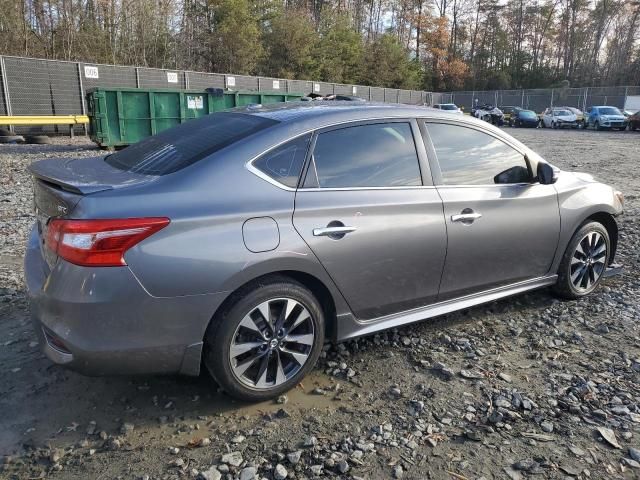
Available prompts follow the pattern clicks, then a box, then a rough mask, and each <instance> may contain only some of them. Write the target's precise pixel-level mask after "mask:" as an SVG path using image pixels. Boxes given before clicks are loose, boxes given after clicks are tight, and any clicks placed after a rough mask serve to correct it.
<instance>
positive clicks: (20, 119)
mask: <svg viewBox="0 0 640 480" xmlns="http://www.w3.org/2000/svg"><path fill="white" fill-rule="evenodd" d="M85 123H89V117H88V116H86V115H13V116H6V115H5V116H0V125H79V124H85Z"/></svg>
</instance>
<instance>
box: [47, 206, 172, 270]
mask: <svg viewBox="0 0 640 480" xmlns="http://www.w3.org/2000/svg"><path fill="white" fill-rule="evenodd" d="M167 225H169V219H168V218H164V217H158V218H123V219H109V220H52V221H51V222H50V223H49V228H48V230H47V237H46V245H47V247H48V248H49V249H50V250H52V251H53V252H55V253H56V254H57V255H58V256H60V257H62V258H64V259H65V260H67V261H68V262H71V263H74V264H76V265H82V266H99V267H117V266H121V265H126V264H127V263H126V262H125V261H124V254H125V252H126V251H127V250H129V249H130V248H131V247H133V246H134V245H136V244H137V243H140V242H141V241H142V240H144V239H145V238H147V237H149V236H150V235H153V234H154V233H156V232H157V231H159V230H161V229H163V228H164V227H166V226H167Z"/></svg>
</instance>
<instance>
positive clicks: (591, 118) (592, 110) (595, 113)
mask: <svg viewBox="0 0 640 480" xmlns="http://www.w3.org/2000/svg"><path fill="white" fill-rule="evenodd" d="M589 127H592V128H593V129H595V130H603V129H605V128H607V129H614V130H624V129H625V128H627V118H626V117H625V116H624V115H623V114H622V112H621V111H620V110H618V108H616V107H611V106H595V107H588V108H587V110H586V112H585V128H589Z"/></svg>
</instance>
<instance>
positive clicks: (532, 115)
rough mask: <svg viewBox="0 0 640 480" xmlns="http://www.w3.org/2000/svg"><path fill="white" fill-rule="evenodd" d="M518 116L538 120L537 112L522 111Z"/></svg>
mask: <svg viewBox="0 0 640 480" xmlns="http://www.w3.org/2000/svg"><path fill="white" fill-rule="evenodd" d="M518 115H520V116H521V117H522V118H538V116H537V115H536V112H533V111H531V110H520V112H518Z"/></svg>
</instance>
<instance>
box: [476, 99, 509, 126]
mask: <svg viewBox="0 0 640 480" xmlns="http://www.w3.org/2000/svg"><path fill="white" fill-rule="evenodd" d="M471 115H472V116H474V117H475V118H479V119H480V120H484V121H485V122H489V123H491V124H493V125H497V126H498V127H501V126H502V125H503V124H504V114H503V113H502V110H500V109H499V108H498V107H494V106H493V105H489V104H485V105H476V106H475V107H474V108H473V109H472V110H471Z"/></svg>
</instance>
